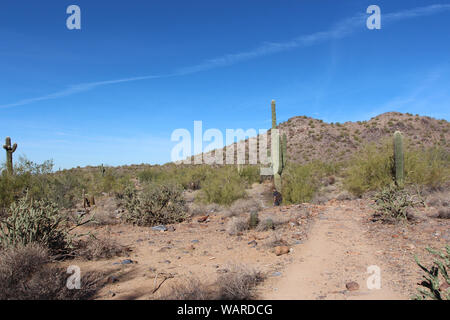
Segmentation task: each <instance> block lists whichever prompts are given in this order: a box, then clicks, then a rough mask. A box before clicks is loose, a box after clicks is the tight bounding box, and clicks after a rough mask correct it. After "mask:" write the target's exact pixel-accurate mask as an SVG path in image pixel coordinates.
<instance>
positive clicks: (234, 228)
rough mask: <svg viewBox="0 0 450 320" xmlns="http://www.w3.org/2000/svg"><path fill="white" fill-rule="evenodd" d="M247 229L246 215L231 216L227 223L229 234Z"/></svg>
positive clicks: (232, 234) (247, 220) (248, 225)
mask: <svg viewBox="0 0 450 320" xmlns="http://www.w3.org/2000/svg"><path fill="white" fill-rule="evenodd" d="M249 229H250V224H249V219H248V217H233V218H232V219H231V220H230V221H228V224H227V232H228V234H229V235H231V236H234V235H237V234H239V233H240V232H243V231H245V230H249Z"/></svg>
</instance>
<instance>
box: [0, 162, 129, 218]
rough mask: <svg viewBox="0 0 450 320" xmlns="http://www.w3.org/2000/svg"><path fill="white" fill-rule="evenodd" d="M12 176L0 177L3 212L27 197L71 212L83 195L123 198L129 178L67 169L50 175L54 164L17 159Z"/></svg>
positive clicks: (113, 172)
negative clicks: (70, 209)
mask: <svg viewBox="0 0 450 320" xmlns="http://www.w3.org/2000/svg"><path fill="white" fill-rule="evenodd" d="M14 172H15V175H14V176H11V175H8V174H6V172H2V174H1V175H0V210H3V211H5V210H6V208H8V207H9V206H10V205H11V203H13V202H14V201H16V200H18V199H19V198H21V197H23V196H24V195H25V194H28V196H29V197H30V199H33V200H49V201H52V202H54V203H56V204H57V205H58V207H59V208H72V207H74V206H75V204H76V203H77V202H81V201H82V199H81V197H82V194H83V191H84V192H85V193H86V194H91V195H98V194H100V193H102V192H106V193H114V194H116V195H118V194H122V193H123V191H124V190H125V188H126V187H127V186H129V185H131V179H130V176H129V175H127V174H123V173H119V172H118V170H112V169H106V171H105V173H104V174H102V173H101V172H100V171H99V170H97V169H91V170H81V169H70V170H63V171H58V172H53V162H52V161H45V162H44V163H42V164H37V163H34V162H32V161H30V160H28V159H26V158H24V157H21V158H19V161H18V162H17V164H16V166H15V169H14Z"/></svg>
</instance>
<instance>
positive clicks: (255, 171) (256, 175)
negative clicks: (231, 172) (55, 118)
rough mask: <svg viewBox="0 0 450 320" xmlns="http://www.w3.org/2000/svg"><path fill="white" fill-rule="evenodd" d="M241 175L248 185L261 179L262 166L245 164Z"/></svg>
mask: <svg viewBox="0 0 450 320" xmlns="http://www.w3.org/2000/svg"><path fill="white" fill-rule="evenodd" d="M239 176H240V177H241V179H242V180H244V181H245V183H246V184H247V185H248V186H251V185H252V184H253V183H257V182H260V181H261V175H260V168H259V167H258V166H251V165H249V166H243V168H242V170H241V172H240V173H239Z"/></svg>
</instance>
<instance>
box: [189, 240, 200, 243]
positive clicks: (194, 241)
mask: <svg viewBox="0 0 450 320" xmlns="http://www.w3.org/2000/svg"><path fill="white" fill-rule="evenodd" d="M191 242H192V243H199V242H200V241H199V240H192V241H191Z"/></svg>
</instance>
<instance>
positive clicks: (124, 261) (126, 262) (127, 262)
mask: <svg viewBox="0 0 450 320" xmlns="http://www.w3.org/2000/svg"><path fill="white" fill-rule="evenodd" d="M133 263H135V261H133V260H131V259H125V260H122V262H121V264H133Z"/></svg>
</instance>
